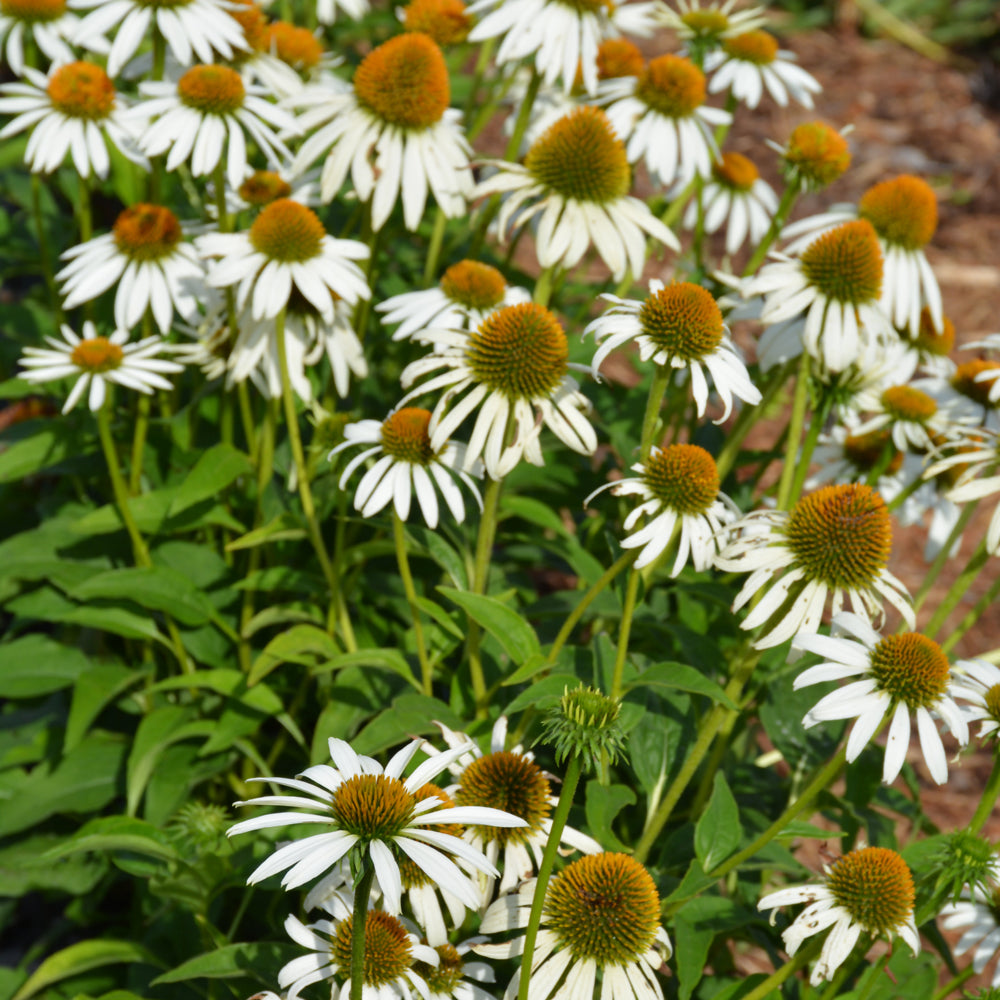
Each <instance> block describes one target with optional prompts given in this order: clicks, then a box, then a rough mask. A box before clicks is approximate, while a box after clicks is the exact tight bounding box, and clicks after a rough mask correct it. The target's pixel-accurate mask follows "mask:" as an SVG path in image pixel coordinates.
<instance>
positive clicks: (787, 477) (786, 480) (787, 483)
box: [778, 351, 811, 510]
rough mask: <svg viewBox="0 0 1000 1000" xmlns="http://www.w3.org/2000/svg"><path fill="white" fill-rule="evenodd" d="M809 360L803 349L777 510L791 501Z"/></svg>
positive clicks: (804, 412) (804, 411)
mask: <svg viewBox="0 0 1000 1000" xmlns="http://www.w3.org/2000/svg"><path fill="white" fill-rule="evenodd" d="M810 360H811V359H810V357H809V352H808V351H803V352H802V356H801V358H800V360H799V377H798V381H797V382H796V383H795V396H794V398H793V399H792V415H791V417H789V420H788V434H787V436H786V438H785V464H784V465H783V466H782V469H781V482H780V483H779V485H778V510H790V509H791V507H792V503H793V497H792V483H793V482H794V480H795V469H796V466H797V464H798V463H797V460H796V454H797V452H798V448H799V441H800V440H801V438H802V428H803V427H804V426H805V420H806V407H807V406H808V405H809V367H810Z"/></svg>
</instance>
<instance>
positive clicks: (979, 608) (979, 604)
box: [941, 576, 1000, 653]
mask: <svg viewBox="0 0 1000 1000" xmlns="http://www.w3.org/2000/svg"><path fill="white" fill-rule="evenodd" d="M998 596H1000V576H997V578H996V579H995V580H994V581H993V583H992V584H991V585H990V588H989V590H987V591H986V593H985V594H983V596H982V597H980V598H979V600H978V601H976V605H975V607H974V608H973V609H972V610H971V611H970V612H969V613H968V614H967V615H966V616H965V617H964V618H963V619H962V620H961V621H960V622H959V623H958V625H957V626H955V629H954V630H953V631H952V633H951V635H949V636H948V638H947V639H945V641H944V642H942V643H941V648H942V649H943V650H944V651H945V652H946V653H950V652H951V651H952V650H953V649H954V648H955V646H956V645H957V643H958V641H959V640H960V639H961V638H962V636H964V635H965V633H966V632H968V631H969V629H970V628H972V626H973V625H975V624H976V622H977V621H979V619H980V617H981V616H982V614H983V612H984V611H986V609H987V608H990V607H992V606H993V603H994V601H996V599H997V597H998Z"/></svg>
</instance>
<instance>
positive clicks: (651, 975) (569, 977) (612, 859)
mask: <svg viewBox="0 0 1000 1000" xmlns="http://www.w3.org/2000/svg"><path fill="white" fill-rule="evenodd" d="M535 881H536V880H535V879H532V880H531V881H529V882H526V883H525V884H524V885H522V886H521V888H520V889H519V890H518V892H516V893H513V892H511V893H508V894H507V895H505V896H501V897H500V898H499V899H498V900H497V901H496V902H495V903H494V904H493V905H492V906H491V907H490V908H489V909H488V910H487V911H486V916H485V917H483V921H482V924H481V925H480V930H481V931H482V932H483V933H484V934H497V933H500V932H502V931H512V930H517V929H520V928H522V927H526V926H527V925H528V918H529V914H530V913H531V903H532V897H533V896H534V893H535ZM474 950H475V951H476V952H477V953H478V954H480V955H485V956H486V957H487V958H505V959H506V958H517V957H519V956H520V955H521V954H522V953H523V951H524V938H523V937H515V938H513V939H512V940H511V941H509V942H507V943H506V944H480V945H477V946H476V947H475V949H474ZM671 953H672V948H671V945H670V939H669V938H668V937H667V932H666V931H665V930H664V929H663V927H662V926H661V925H660V897H659V894H658V893H657V891H656V886H655V885H654V883H653V879H652V877H651V876H650V874H649V872H648V871H646V869H645V868H644V867H643V866H642V865H641V864H639V862H638V861H636V860H635V859H634V858H631V857H629V856H628V855H627V854H609V853H603V854H590V855H587V856H586V857H583V858H580V859H579V860H577V861H574V862H573V863H572V864H569V865H567V866H566V867H565V868H564V869H563V870H562V871H561V872H560V873H559V874H558V875H556V876H555V877H554V878H553V879H551V881H550V882H549V884H548V886H547V887H546V892H545V903H544V905H543V909H542V922H541V926H540V928H539V931H538V938H537V940H536V943H535V951H534V954H533V956H532V964H531V983H530V985H529V987H528V1000H547V998H548V997H553V998H559V1000H569V998H573V997H591V996H593V995H594V989H595V987H596V981H597V973H598V971H599V972H600V973H601V977H602V985H601V997H602V998H603V1000H633V998H635V997H643V998H647V1000H662V997H663V988H662V987H661V986H660V983H659V980H658V979H657V977H656V972H657V971H658V970H659V968H660V966H661V965H662V964H663V962H664V960H665V959H667V958H669V957H670V955H671ZM520 980H521V974H520V971H518V972H515V973H514V976H513V978H512V979H511V982H510V985H509V986H508V987H507V992H506V993H505V994H504V1000H512V998H513V997H516V996H517V992H518V988H519V986H520Z"/></svg>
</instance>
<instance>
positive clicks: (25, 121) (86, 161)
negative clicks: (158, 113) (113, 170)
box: [0, 62, 149, 179]
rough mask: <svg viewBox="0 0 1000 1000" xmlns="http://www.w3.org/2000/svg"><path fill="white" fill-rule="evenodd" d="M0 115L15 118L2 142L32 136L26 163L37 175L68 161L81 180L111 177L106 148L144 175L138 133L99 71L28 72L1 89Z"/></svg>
mask: <svg viewBox="0 0 1000 1000" xmlns="http://www.w3.org/2000/svg"><path fill="white" fill-rule="evenodd" d="M0 95H2V96H0V114H13V115H15V117H14V118H13V119H12V120H11V121H9V122H8V123H7V124H6V125H5V126H4V127H3V128H2V129H0V139H7V138H8V137H10V136H12V135H18V134H19V133H21V132H25V131H30V134H29V136H28V144H27V146H26V147H25V151H24V162H25V163H26V164H27V165H28V167H29V169H30V170H32V171H33V172H34V173H51V172H52V171H53V170H55V169H56V168H57V167H59V166H60V165H61V164H62V163H63V161H64V160H65V159H66V157H67V156H72V159H73V166H74V167H76V169H77V172H78V173H79V174H80V175H81V176H83V177H90V176H91V174H96V175H97V176H98V177H100V178H102V179H103V178H105V177H107V176H108V171H109V169H110V167H111V157H110V156H109V154H108V143H110V144H111V145H112V146H114V148H115V149H117V150H118V151H119V152H120V153H122V154H123V155H124V156H126V157H127V158H128V159H130V160H131V161H132V162H133V163H137V164H138V165H139V166H141V167H143V168H144V169H148V168H149V163H148V161H147V160H146V158H145V157H144V156H143V155H142V154H141V153H140V152H139V150H138V148H137V146H136V138H137V132H136V129H135V128H134V127H133V125H132V123H131V121H130V120H129V116H128V112H127V111H126V109H125V105H124V102H123V100H122V98H121V96H120V95H119V94H118V93H117V91H116V90H115V87H114V84H113V83H112V82H111V78H110V77H109V76H108V74H107V73H105V72H104V70H103V69H101V67H100V66H98V65H96V64H95V63H90V62H71V63H66V64H65V65H63V66H54V67H52V68H51V69H50V70H49V73H48V76H44V75H43V74H41V73H39V72H37V70H33V69H31V67H29V66H26V67H25V68H24V80H23V81H20V82H17V83H5V84H3V85H2V86H0Z"/></svg>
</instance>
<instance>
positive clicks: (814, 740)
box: [758, 671, 877, 781]
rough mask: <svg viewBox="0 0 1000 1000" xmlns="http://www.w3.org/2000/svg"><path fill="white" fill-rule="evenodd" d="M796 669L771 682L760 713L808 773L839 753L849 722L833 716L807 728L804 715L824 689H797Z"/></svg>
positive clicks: (792, 761)
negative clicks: (831, 718)
mask: <svg viewBox="0 0 1000 1000" xmlns="http://www.w3.org/2000/svg"><path fill="white" fill-rule="evenodd" d="M796 673H798V671H795V672H790V673H787V674H784V675H782V676H780V677H776V678H775V679H774V680H772V681H771V682H770V683H769V684H768V686H767V698H766V700H765V701H764V702H763V703H762V704H761V705H760V708H759V712H758V714H759V716H760V721H761V723H762V724H763V726H764V730H765V731H766V733H767V735H768V738H769V739H770V740H771V742H772V743H773V744H774V745H775V747H776V748H777V749H778V750H780V751H781V754H782V756H783V757H784V758H785V760H787V761H788V762H789V765H790V766H792V767H794V768H798V769H801V770H802V772H803V773H805V772H807V771H809V770H811V769H812V768H814V767H818V766H819V765H820V764H823V763H825V762H826V761H827V760H829V759H830V757H832V756H833V755H834V753H836V751H837V746H838V745H839V743H840V738H841V735H842V734H843V732H844V728H845V726H846V725H847V723H846V722H842V721H840V720H832V721H830V722H824V723H823V725H822V726H813V727H812V728H810V729H805V728H804V727H803V725H802V719H803V718H804V717H805V715H806V713H807V712H808V711H809V709H811V708H812V707H813V705H815V704H816V702H817V701H819V699H820V697H821V696H822V694H823V693H824V692H823V691H820V692H819V693H817V691H816V690H815V689H814V688H811V687H810V688H802V689H800V690H798V691H796V690H795V689H794V687H793V686H792V685H793V684H794V682H795V674H796ZM876 781H877V779H876Z"/></svg>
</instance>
